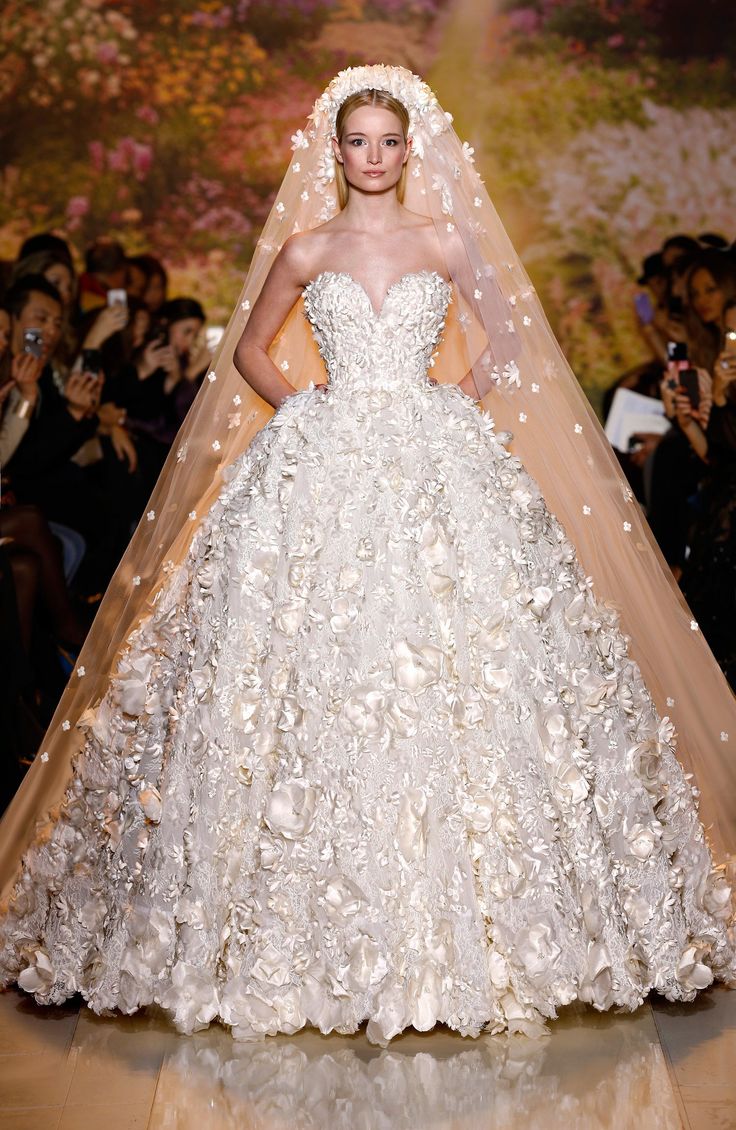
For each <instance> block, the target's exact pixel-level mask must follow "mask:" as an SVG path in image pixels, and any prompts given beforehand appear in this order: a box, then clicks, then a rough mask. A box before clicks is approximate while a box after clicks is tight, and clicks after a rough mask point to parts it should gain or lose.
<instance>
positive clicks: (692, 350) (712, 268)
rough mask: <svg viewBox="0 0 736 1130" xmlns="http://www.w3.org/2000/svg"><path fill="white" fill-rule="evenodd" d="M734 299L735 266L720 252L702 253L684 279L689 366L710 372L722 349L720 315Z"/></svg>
mask: <svg viewBox="0 0 736 1130" xmlns="http://www.w3.org/2000/svg"><path fill="white" fill-rule="evenodd" d="M734 298H736V263H735V262H734V260H733V259H732V258H731V256H730V255H728V254H727V253H726V252H723V251H715V250H711V251H704V252H703V253H702V254H701V255H698V257H697V258H696V259H695V261H694V262H693V264H692V266H691V267H690V271H689V273H688V276H687V312H686V316H685V329H686V332H687V340H688V356H689V360H690V363H691V364H692V365H694V366H695V367H696V368H698V369H707V370H708V372H709V373H712V372H713V368H714V365H715V362H716V358H717V357H718V354H719V352H720V350H721V347H722V338H723V328H724V326H723V315H724V311H725V309H726V305H727V303H729V302H730V301H731V300H733V299H734Z"/></svg>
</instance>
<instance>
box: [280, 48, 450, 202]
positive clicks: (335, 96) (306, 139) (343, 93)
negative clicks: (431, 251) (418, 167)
mask: <svg viewBox="0 0 736 1130" xmlns="http://www.w3.org/2000/svg"><path fill="white" fill-rule="evenodd" d="M361 90H385V91H387V92H388V93H389V94H390V95H392V97H394V98H396V99H397V101H399V102H401V104H402V106H404V107H406V110H407V113H408V114H409V131H408V132H409V136H410V137H411V138H412V154H413V156H414V157H416V158H417V159H418V160H420V161H421V160H422V158H423V156H424V143H425V141H426V140H427V139H429V138H431V137H437V136H438V135H439V134H440V133H442V132H443V131H444V130H446V129H447V128H448V125H449V123H450V122H451V121H452V114H447V113H444V112H443V111H442V110H441V109H440V106H439V104H438V102H437V99H436V97H435V95H434V93H433V91H432V90H431V89H430V87H429V86H427V84H426V82H423V81H422V79H420V78H419V76H418V75H415V74H412V72H411V71H409V70H407V69H406V67H390V66H386V65H384V64H383V63H377V64H375V65H373V66H367V67H347V68H346V69H345V70H344V71H340V72H339V73H338V74H336V75H335V77H334V78H333V79H332V81H331V82H330V84H329V86H328V87H327V89H326V90H325V91H324V92H323V93H322V94H321V95H320V97H319V98H318V99H317V101H316V102H315V104H314V107H313V109H312V113H311V114H310V115H309V121H310V123H311V126H310V128H308V129H307V131H306V133H305V132H304V131H302V130H297V132H296V133H295V134H294V135H293V137H292V139H291V141H292V149H295V150H296V149H308V148H309V145H310V143H311V142H312V141H320V142H322V144H323V145H324V154H323V157H322V159H321V163H320V170H319V173H318V177H319V180H320V181H322V183H323V184H328V183H329V182H330V181H332V180H334V178H335V162H334V158H333V153H332V145H331V142H330V139H331V137H332V136H333V134H334V132H335V128H336V124H337V114H338V111H339V109H340V107H341V106H342V104H343V102H344V101H345V100H346V99H347V98H349V97H350V95H351V94H357V93H358V92H359V91H361Z"/></svg>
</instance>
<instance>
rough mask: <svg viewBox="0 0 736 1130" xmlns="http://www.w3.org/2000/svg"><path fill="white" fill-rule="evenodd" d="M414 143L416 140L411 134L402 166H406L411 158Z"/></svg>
mask: <svg viewBox="0 0 736 1130" xmlns="http://www.w3.org/2000/svg"><path fill="white" fill-rule="evenodd" d="M413 141H414V138H413V137H412V136H411V134H409V136H408V137H407V139H406V152H405V153H404V160H403V161H402V162H401V163H402V165H405V164H406V162H407V161H408V160H409V158H410V157H411V147H412V142H413Z"/></svg>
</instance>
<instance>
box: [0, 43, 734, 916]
mask: <svg viewBox="0 0 736 1130" xmlns="http://www.w3.org/2000/svg"><path fill="white" fill-rule="evenodd" d="M372 88H373V89H376V88H377V89H382V90H388V91H389V92H390V93H391V94H393V95H394V97H396V98H398V99H399V100H400V101H401V102H403V104H404V105H405V106H406V107H407V109H408V110H409V113H410V119H411V126H410V132H411V134H412V137H413V146H412V155H411V156H410V158H409V169H408V177H407V190H406V196H405V200H404V203H405V204H406V205H407V207H409V208H411V209H412V210H414V211H416V212H420V213H423V214H425V215H427V216H430V217H431V218H432V220H433V221H434V224H435V228H436V231H437V233H438V236H439V237H440V239H441V240H442V241H443V244H445V245H446V249H447V255H446V259H447V265H448V272H449V275H450V277H451V279H452V284H453V299H454V301H453V302H452V303H451V306H450V312H449V315H448V319H447V325H446V329H445V333H444V338H443V341H442V343H441V345H440V347H439V349H438V352H437V354H436V356H435V358H434V362H435V364H434V369H433V376H435V377H436V378H437V379H438V380H440V381H458V380H460V379H461V378H462V377H463V376H464V375H465V373H466V372H468V371H470V370H472V372H473V374H474V378H475V382H476V386H477V388H478V391H479V393H480V395H481V404H480V408H481V409H482V410H483V411H486V412H488V413H489V414H490V415H491V416H492V417H493V419H494V420H495V422H496V427H497V428H498V429H502V430H506V431H509V432H511V433H512V434H513V439H512V442H511V444H510V449H511V450H512V452H513V453H514V454H516V455H518V456H519V457H520V458H521V460H522V461H523V463H524V465H525V466H526V468H527V470H528V471H529V472H530V473H531V474H532V475H533V476H534V478H535V479H536V480H537V482H538V483H539V485H540V487H541V489H542V492H543V494H544V496H545V499H546V501H547V504H548V506H549V508H550V509H551V510H552V511H553V513H555V514H556V516H557V517H558V519H559V520H560V522H561V523H562V525H563V526H564V527H565V530H566V531H567V534H568V536H569V537H570V539H571V540H572V542H573V543H574V545H575V547H576V549H577V553H578V557H579V560H580V562H581V564H582V566H583V569H584V571H585V573H586V575H587V576H589V577H590V578H591V579H592V584H593V587H594V592H595V593H596V595H597V598H598V599H599V600H602V601H605V602H606V603H607V604H609V605H610V606H612V607H614V608H615V609H616V610H617V611H618V613H619V615H620V619H621V627H622V630H623V631H624V633H625V634H626V635H627V636H628V637H630V645H629V647H630V652H631V654H632V656H633V658H634V659H635V660H636V661H637V662H638V664H639V666H640V668H641V671H642V675H643V677H644V679H645V681H646V683H647V686H648V688H649V690H650V692H651V694H652V696H653V699H654V702H655V705H656V706H657V709H658V712H659V714H660V716H662V717H665V716H666V717H668V718H669V719H670V720H671V721H672V722H673V723H674V725H675V729H676V741H677V748H676V752H677V755H678V757H679V759H680V761H681V763H682V764H683V765H684V766H685V768H686V769H687V770H688V771H690V772H692V773H693V774H694V777H695V780H696V782H697V785H698V788H699V790H700V793H701V799H700V809H701V818H702V819H703V822H704V823H705V825H706V829H707V831H708V834H709V837H710V840H711V843H712V846H713V849H714V851H715V854H716V857H719V856H720V857H721V858H722V859H723V860H724V862H725V861H726V860H727V858H728V857H730V856H733V855H734V854H736V813H735V812H734V807H735V806H734V798H735V797H736V701H735V700H734V696H733V694H732V693H731V691H730V688H729V686H728V684H727V682H726V680H725V678H724V676H723V675H722V673H721V671H720V669H719V668H718V665H717V663H716V661H715V659H714V657H713V655H712V653H711V652H710V649H709V648H708V646H707V644H706V642H705V640H704V638H703V636H702V634H701V632H700V630H699V628H698V625H697V624H696V622H695V620H694V618H693V616H692V614H691V612H690V610H689V609H688V607H687V605H686V604H685V601H684V599H683V597H682V595H681V593H680V591H679V589H678V587H677V585H676V583H675V582H674V580H673V578H672V575H671V573H670V571H669V568H668V567H667V564H666V562H665V561H664V559H663V557H662V555H661V553H660V551H659V549H658V547H657V545H656V543H655V541H654V539H653V537H652V534H651V531H650V530H649V527H648V525H647V523H646V521H645V520H644V518H643V516H642V514H641V511H640V509H639V507H638V504H637V502H636V500H635V498H634V496H633V494H632V491H631V490H630V488H629V486H628V484H627V482H626V480H625V478H624V477H623V475H622V473H621V470H620V468H619V465H618V462H617V460H616V458H615V455H614V453H613V451H612V449H611V447H610V445H609V443H608V441H607V440H606V438H605V435H604V434H603V431H602V429H601V427H600V425H599V423H598V421H597V419H596V417H595V415H594V413H593V411H592V409H591V408H590V406H589V404H588V402H587V400H586V398H585V396H584V394H583V393H582V391H581V389H580V386H579V384H578V382H577V380H576V378H575V376H574V374H573V373H572V371H571V369H570V367H569V365H568V364H567V362H566V360H565V358H564V356H563V354H562V352H561V350H560V348H559V345H558V344H557V341H556V340H555V337H554V334H553V332H552V330H551V328H550V326H549V324H548V322H547V319H546V317H545V315H544V311H543V309H542V306H541V304H540V302H539V299H538V297H537V295H536V293H535V291H534V287H533V286H532V284H531V282H530V280H529V278H528V276H527V274H526V272H525V271H524V268H523V266H522V264H521V262H520V260H519V257H518V255H517V254H516V253H515V251H514V249H513V247H512V245H511V242H510V240H509V238H508V236H507V234H506V232H505V230H504V228H503V225H502V223H501V221H500V219H499V217H498V215H497V213H496V211H495V209H494V207H493V205H492V203H491V201H490V199H489V196H488V193H487V191H486V189H485V187H484V185H483V182H482V181H481V179H480V177H479V175H478V173H477V171H476V169H475V167H474V159H473V150H472V149H471V148H470V147H469V146H468V145H467V144H463V143H461V141H460V140H459V138H458V136H457V134H456V132H455V131H454V129H453V128H452V124H451V123H452V118H451V115H450V114H448V113H446V112H445V111H443V110H442V108H441V107H440V106H439V104H438V102H437V99H436V98H435V96H434V94H433V93H432V91H431V90H430V89H429V87H428V86H427V85H426V84H425V83H424V82H422V80H421V79H420V78H418V77H417V76H415V75H413V74H412V73H411V72H410V71H408V70H406V69H404V68H402V67H391V66H384V65H376V66H365V67H354V68H348V69H347V70H345V71H341V72H340V73H339V74H338V75H337V76H336V77H335V78H334V79H333V80H332V82H331V83H330V85H329V86H328V87H327V89H326V90H325V92H324V93H323V94H322V95H321V97H320V98H319V99H318V100H317V102H316V103H315V105H314V108H313V111H312V113H311V114H310V116H309V118H308V120H307V122H306V124H305V125H304V127H303V128H302V129H299V130H297V131H296V133H295V134H294V136H293V138H292V142H293V156H292V159H291V161H290V164H289V167H288V169H287V172H286V175H285V177H284V180H283V182H282V184H281V187H280V189H279V191H278V193H277V196H276V200H275V203H274V205H273V208H272V210H271V213H270V215H269V217H268V219H267V221H266V224H265V226H264V228H263V232H262V234H261V237H260V239H259V241H258V244H257V247H256V251H255V254H254V256H253V260H252V262H251V266H250V269H249V271H248V274H247V277H246V279H245V284H244V286H243V290H242V293H241V295H240V297H239V299H238V302H237V304H236V306H235V309H234V311H233V313H232V316H231V318H230V321H229V324H228V326H227V329H226V332H225V334H224V336H223V338H222V340H221V342H220V345H219V347H218V350H217V354H216V356H215V359H214V361H213V364H212V367H211V370H210V372H209V373H208V376H207V379H206V380H205V381H204V384H203V387H202V389H201V391H200V392H199V394H198V396H197V398H196V400H195V402H194V404H193V406H192V408H191V410H190V412H189V414H188V416H187V418H186V420H185V422H184V425H183V426H182V428H181V431H180V433H179V435H178V437H177V439H176V441H175V443H174V445H173V447H172V450H171V453H170V455H169V458H168V459H167V462H166V465H165V467H164V469H163V471H162V474H161V476H160V478H159V481H158V483H157V485H156V488H155V490H154V492H153V495H152V497H151V499H150V502H149V505H148V508H147V512H146V514H145V515H144V517H143V519H142V521H141V523H140V525H139V526H138V529H137V530H136V532H135V534H134V536H133V538H132V540H131V543H130V545H129V547H128V550H127V551H126V553H125V555H124V557H123V559H122V561H121V563H120V566H119V568H118V569H117V571H116V573H115V576H114V578H113V580H112V582H111V584H110V586H109V589H108V591H107V593H106V595H105V598H104V600H103V602H102V604H101V607H100V610H99V612H98V615H97V617H96V619H95V622H94V625H93V627H92V630H91V632H90V634H89V637H88V639H87V642H86V643H85V646H84V648H83V650H82V653H81V655H80V657H79V661H78V665H77V668H76V670H75V672H74V673H73V674H72V676H71V679H70V681H69V684H68V686H67V688H66V691H65V693H64V695H63V697H62V699H61V702H60V704H59V707H58V709H57V711H56V713H55V715H54V718H53V719H52V722H51V725H50V727H49V730H48V733H47V734H46V737H45V739H44V742H43V744H42V747H41V749H40V751H39V755H38V756H37V757H36V759H35V760H34V762H33V765H32V766H31V768H30V769H29V771H28V773H27V775H26V778H25V780H24V782H23V784H22V785H21V787H20V789H19V791H18V793H17V795H16V797H15V798H14V800H13V802H12V804H11V805H10V807H9V809H8V811H7V812H6V814H5V816H4V817H3V820H2V822H1V823H0V868H1V870H0V882H1V885H2V888H3V894H4V895H7V894H8V893H9V891H10V888H11V886H12V883H13V880H14V878H15V876H16V873H17V869H18V865H19V863H20V859H21V857H22V855H23V853H24V851H25V849H26V847H27V846H28V845H29V843H30V842H31V840H32V839H33V838H34V837H35V836H37V835H41V836H42V835H43V834H44V829H45V828H46V827H47V826H48V823H49V821H50V820H53V815H54V809H55V807H56V806H57V805H58V804H59V803H60V802H61V801H62V800H63V797H64V794H65V791H66V788H67V786H68V783H69V780H70V776H71V772H72V760H73V757H74V755H75V753H76V752H77V750H78V749H79V748H80V746H81V744H82V741H83V735H82V731H81V730H80V728H78V725H77V724H78V722H79V721H80V719H82V718H83V716H84V714H85V711H87V710H89V709H91V708H94V706H95V704H96V703H97V702H98V701H99V700H100V698H101V697H102V696H103V694H104V692H105V689H106V687H107V683H108V679H109V675H110V673H111V671H112V670H113V669H114V667H115V665H116V660H117V657H118V655H119V653H120V651H121V648H122V647H123V646H124V644H125V641H126V639H127V637H128V636H129V635H130V633H131V632H132V630H133V628H134V627H135V626H136V624H137V623H138V622H139V621H140V619H141V618H142V617H144V616H145V615H146V614H147V612H148V611H150V609H151V608H152V607H153V605H154V604H155V602H156V600H157V595H158V594H159V593H160V591H161V588H162V586H163V585H164V584H165V583H166V578H167V576H168V574H169V573H170V572H171V571H172V569H173V568H174V567H175V566H176V565H177V564H178V563H179V562H180V561H181V560H182V558H183V557H185V555H186V553H187V549H188V546H189V543H190V541H191V538H192V535H193V533H194V531H195V529H196V528H197V525H198V523H199V522H200V521H201V519H202V516H203V515H204V514H206V513H207V511H208V509H209V507H210V506H211V505H212V503H213V501H214V499H215V498H216V496H217V494H218V492H219V490H220V487H221V485H222V472H223V470H224V469H225V468H226V467H227V466H228V465H229V464H230V463H231V462H232V461H233V460H234V459H235V458H236V457H237V456H238V455H239V454H241V453H242V452H243V451H244V449H245V448H246V447H247V445H248V444H249V442H250V440H251V438H252V437H253V435H254V434H255V433H256V432H257V431H258V430H259V429H260V428H261V427H262V426H263V425H264V424H265V423H266V421H267V420H268V419H269V418H270V416H271V414H272V409H271V408H270V407H269V405H268V404H266V403H265V402H264V401H263V400H261V399H260V397H258V396H257V395H256V393H254V392H253V391H252V390H251V389H250V388H249V387H248V385H247V384H246V383H245V382H244V381H243V379H242V377H241V376H240V374H239V373H238V372H237V371H236V370H235V368H234V366H233V362H232V357H233V350H234V348H235V345H236V344H237V341H238V339H239V337H240V335H241V333H242V330H243V327H244V325H245V323H246V321H247V319H248V315H249V311H250V309H251V308H252V306H253V303H254V302H255V300H256V298H257V296H258V294H259V292H260V290H261V287H262V285H263V283H264V280H265V279H266V276H267V274H268V272H269V269H270V267H271V264H272V262H273V260H274V258H275V256H276V254H277V253H278V251H279V249H280V247H281V246H282V244H283V243H284V241H285V240H286V238H287V237H288V236H289V235H291V234H292V233H293V232H298V231H303V230H305V229H308V228H310V227H313V226H315V225H317V224H319V223H323V222H324V221H325V220H327V219H329V218H330V217H331V216H332V215H334V214H335V212H336V210H337V207H338V204H337V198H336V192H335V182H334V165H333V158H332V154H331V150H330V145H329V138H330V136H331V134H332V133H333V130H334V120H335V114H336V112H337V108H338V107H339V105H340V103H341V102H342V101H344V99H345V98H346V97H347V96H348V95H349V94H351V93H353V92H355V91H358V90H365V89H372ZM458 247H460V248H461V253H460V254H458ZM271 356H272V357H273V360H274V361H275V363H276V364H277V365H279V366H280V367H281V368H282V370H283V371H284V373H285V375H286V376H287V379H288V380H289V381H290V382H291V383H292V384H293V385H294V386H295V388H297V389H301V388H304V387H306V386H307V385H308V384H309V383H310V381H315V382H318V381H321V380H324V379H325V372H324V366H323V363H322V360H321V358H320V356H319V354H318V352H317V349H316V346H315V344H314V341H313V338H312V335H311V331H310V329H309V326H308V324H307V322H306V320H305V318H304V312H303V308H302V303H301V301H299V302H298V303H297V304H296V305H295V307H294V308H293V309H292V311H291V313H290V314H289V316H288V317H287V319H286V321H285V323H284V325H283V326H282V328H281V330H280V332H279V334H278V336H277V338H276V339H275V341H274V343H273V345H272V347H271ZM602 658H603V660H604V662H605V656H604V657H602Z"/></svg>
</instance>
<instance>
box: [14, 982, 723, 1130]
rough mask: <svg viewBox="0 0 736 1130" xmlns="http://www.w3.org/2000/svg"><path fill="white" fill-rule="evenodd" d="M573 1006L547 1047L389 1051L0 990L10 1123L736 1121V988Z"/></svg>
mask: <svg viewBox="0 0 736 1130" xmlns="http://www.w3.org/2000/svg"><path fill="white" fill-rule="evenodd" d="M652 1004H653V1007H650V1006H649V1005H648V1004H647V1005H644V1006H643V1007H642V1008H640V1009H639V1010H638V1012H636V1013H634V1014H633V1015H631V1014H628V1013H625V1014H621V1015H617V1014H615V1013H602V1014H601V1013H597V1012H594V1011H592V1010H590V1009H587V1008H584V1007H583V1006H580V1005H571V1006H570V1007H568V1008H566V1009H564V1010H562V1012H561V1014H560V1017H559V1019H558V1020H557V1021H555V1022H554V1023H553V1024H552V1025H551V1030H550V1035H549V1036H548V1037H547V1038H545V1039H542V1040H529V1039H526V1038H524V1037H518V1036H517V1037H511V1038H508V1037H490V1036H486V1037H481V1038H480V1039H479V1040H470V1039H463V1038H462V1037H460V1036H456V1035H453V1034H452V1033H451V1032H449V1031H448V1030H446V1029H444V1028H439V1029H437V1030H435V1031H433V1032H427V1033H409V1034H406V1035H404V1036H401V1037H399V1038H398V1039H396V1040H394V1041H393V1042H392V1043H391V1045H390V1046H389V1047H388V1048H386V1049H381V1048H377V1047H375V1046H374V1045H372V1044H369V1043H368V1042H367V1040H366V1039H365V1036H364V1034H363V1033H362V1032H361V1033H358V1034H356V1035H355V1036H350V1037H343V1036H321V1035H319V1034H318V1033H317V1032H314V1031H305V1032H301V1033H298V1034H297V1035H296V1036H292V1037H277V1038H269V1039H267V1040H266V1041H265V1042H263V1043H256V1044H243V1043H236V1042H234V1041H233V1040H232V1039H231V1037H230V1036H229V1035H228V1033H227V1032H225V1031H224V1030H223V1029H221V1028H217V1027H215V1028H212V1029H210V1030H208V1031H206V1032H201V1033H199V1034H198V1035H196V1036H193V1037H182V1036H178V1035H177V1034H176V1033H175V1032H173V1031H172V1029H171V1028H170V1027H169V1025H168V1024H167V1022H166V1020H165V1019H164V1018H163V1017H161V1016H160V1015H157V1014H155V1013H154V1014H141V1015H138V1016H133V1017H97V1016H94V1015H93V1014H92V1013H90V1012H89V1011H88V1010H87V1009H86V1008H84V1007H81V1008H80V1007H76V1006H75V1007H65V1008H59V1009H46V1008H38V1007H37V1006H36V1005H35V1004H34V1003H33V1002H32V1001H30V1000H29V999H28V998H27V997H25V996H24V995H23V994H21V993H17V992H8V993H4V994H0V1130H92V1128H94V1130H99V1128H100V1127H104V1130H147V1128H150V1130H209V1128H212V1130H226V1128H227V1130H229V1128H231V1127H232V1128H233V1130H235V1128H237V1130H342V1128H343V1127H346V1128H347V1127H350V1130H418V1128H421V1130H434V1128H436V1130H481V1128H482V1130H490V1128H491V1127H493V1128H498V1130H517V1128H518V1130H547V1128H549V1130H558V1128H560V1130H563V1128H564V1130H578V1128H579V1130H598V1128H600V1130H604V1128H609V1127H616V1128H617V1130H628V1128H632V1130H634V1128H636V1130H640V1128H645V1130H660V1128H661V1130H674V1128H677V1127H684V1128H685V1130H705V1128H706V1127H707V1128H708V1130H718V1128H726V1127H733V1126H735V1125H736V1072H735V1071H734V1064H736V992H729V991H727V990H726V989H724V988H722V987H716V988H713V989H711V990H709V991H708V992H705V993H702V994H701V995H700V997H699V998H698V999H697V1000H696V1001H695V1002H694V1003H693V1004H691V1005H680V1006H678V1005H671V1004H668V1003H667V1002H666V1001H660V1000H659V999H658V998H652Z"/></svg>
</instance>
